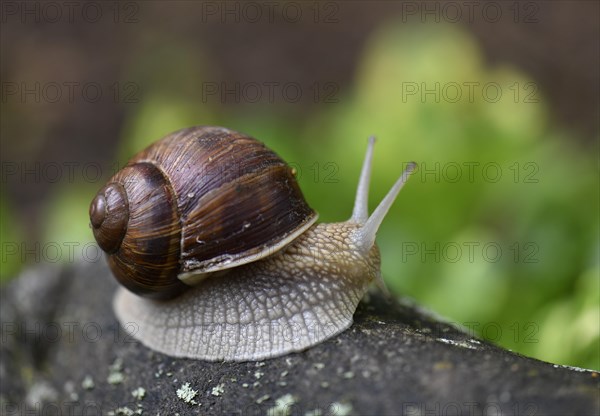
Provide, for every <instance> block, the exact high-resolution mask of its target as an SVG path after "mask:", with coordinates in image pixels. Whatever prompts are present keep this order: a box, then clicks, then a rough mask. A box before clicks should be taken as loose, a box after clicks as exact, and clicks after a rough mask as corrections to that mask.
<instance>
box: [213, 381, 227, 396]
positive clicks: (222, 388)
mask: <svg viewBox="0 0 600 416" xmlns="http://www.w3.org/2000/svg"><path fill="white" fill-rule="evenodd" d="M224 392H225V385H224V384H223V383H221V384H217V385H216V386H215V387H213V388H212V390H211V392H210V394H212V395H213V396H217V397H219V396H220V395H222V394H223V393H224Z"/></svg>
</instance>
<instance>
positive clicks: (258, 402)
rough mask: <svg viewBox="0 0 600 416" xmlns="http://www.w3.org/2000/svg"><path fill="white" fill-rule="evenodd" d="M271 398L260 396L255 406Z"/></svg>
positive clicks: (266, 395)
mask: <svg viewBox="0 0 600 416" xmlns="http://www.w3.org/2000/svg"><path fill="white" fill-rule="evenodd" d="M270 398H271V396H269V395H268V394H265V395H264V396H260V397H259V398H258V399H256V404H261V403H262V402H264V401H267V400H269V399H270Z"/></svg>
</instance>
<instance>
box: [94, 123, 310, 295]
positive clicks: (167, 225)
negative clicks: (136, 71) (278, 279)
mask: <svg viewBox="0 0 600 416" xmlns="http://www.w3.org/2000/svg"><path fill="white" fill-rule="evenodd" d="M316 217H317V214H316V213H315V212H314V211H313V210H312V209H311V208H310V207H309V206H308V204H307V203H306V202H305V200H304V198H303V196H302V192H301V191H300V188H299V187H298V184H297V182H296V180H295V178H294V175H293V173H292V169H291V168H290V167H289V166H288V165H287V164H286V163H285V162H284V161H283V160H282V159H281V158H280V157H279V156H278V155H277V154H275V153H274V152H273V151H271V150H270V149H268V148H267V147H266V146H265V145H264V144H262V143H261V142H259V141H258V140H256V139H254V138H252V137H249V136H246V135H244V134H242V133H238V132H235V131H232V130H228V129H225V128H221V127H208V126H198V127H191V128H187V129H183V130H179V131H177V132H174V133H172V134H170V135H168V136H166V137H165V138H163V139H161V140H159V141H157V142H155V143H154V144H152V145H150V146H149V147H148V148H146V149H145V150H143V151H141V152H140V153H138V154H137V155H136V156H134V157H133V158H132V159H131V160H130V161H129V163H128V164H127V166H126V167H125V168H123V169H122V170H121V171H119V172H117V174H115V175H114V176H113V177H112V178H111V179H110V180H109V182H108V184H107V185H106V186H105V187H103V188H102V189H101V190H100V191H99V192H98V194H97V195H96V197H95V198H94V200H93V201H92V203H91V205H90V221H91V224H92V229H93V232H94V237H95V238H96V241H97V242H98V244H99V245H100V247H101V248H102V249H103V250H104V251H105V252H106V253H107V256H108V263H109V265H110V267H111V270H112V272H113V274H114V275H115V276H116V278H117V279H118V280H119V281H120V282H121V284H123V286H125V287H126V288H128V289H129V290H131V291H132V292H134V293H137V294H139V295H142V296H147V297H151V298H155V299H168V298H171V297H174V296H176V295H177V294H179V293H180V292H182V291H183V290H184V289H185V288H186V287H188V286H187V285H186V284H184V283H182V281H181V280H180V279H179V277H181V276H182V275H186V274H197V273H209V272H214V271H219V270H224V269H227V268H230V267H235V266H238V265H241V264H244V263H248V262H250V261H254V260H257V259H259V258H261V257H264V256H266V255H268V254H270V253H271V252H272V251H274V249H273V250H270V248H272V247H277V248H280V245H281V244H282V243H285V242H286V241H288V240H289V239H290V238H294V236H296V235H298V234H299V233H301V232H303V231H304V230H305V229H306V228H308V227H309V226H310V225H311V224H312V223H314V221H315V220H316Z"/></svg>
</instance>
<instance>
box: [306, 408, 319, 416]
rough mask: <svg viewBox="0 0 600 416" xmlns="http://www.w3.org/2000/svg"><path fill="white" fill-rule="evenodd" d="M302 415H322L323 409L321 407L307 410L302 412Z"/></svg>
mask: <svg viewBox="0 0 600 416" xmlns="http://www.w3.org/2000/svg"><path fill="white" fill-rule="evenodd" d="M304 416H323V411H322V410H321V409H314V410H309V411H308V412H306V413H304Z"/></svg>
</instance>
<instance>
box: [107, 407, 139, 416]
mask: <svg viewBox="0 0 600 416" xmlns="http://www.w3.org/2000/svg"><path fill="white" fill-rule="evenodd" d="M142 413H143V410H142V409H136V410H131V409H130V408H129V407H127V406H123V407H118V408H116V409H115V410H111V411H110V412H108V413H107V415H108V416H135V415H141V414H142Z"/></svg>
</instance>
